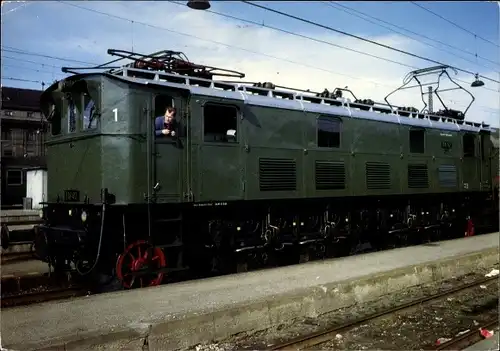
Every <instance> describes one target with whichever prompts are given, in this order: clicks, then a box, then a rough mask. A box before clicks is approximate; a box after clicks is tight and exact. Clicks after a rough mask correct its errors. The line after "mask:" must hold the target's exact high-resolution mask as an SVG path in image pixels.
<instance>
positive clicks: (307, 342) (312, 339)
mask: <svg viewBox="0 0 500 351" xmlns="http://www.w3.org/2000/svg"><path fill="white" fill-rule="evenodd" d="M495 280H498V277H497V276H495V277H488V278H483V279H479V280H476V281H474V282H472V283H469V284H465V285H462V286H459V287H456V288H452V289H448V290H445V291H442V292H440V293H437V294H435V295H431V296H427V297H423V298H420V299H418V300H415V301H411V302H408V303H405V304H403V305H400V306H396V307H393V308H391V309H388V310H384V311H381V312H377V313H374V314H371V315H369V316H367V317H362V318H359V319H357V320H354V321H351V322H347V323H344V324H341V325H338V326H334V327H331V328H327V329H326V330H321V331H318V332H315V333H311V334H308V335H305V336H299V337H297V338H295V339H291V340H288V341H285V342H283V343H281V344H276V345H273V346H271V347H270V348H269V349H267V350H300V349H302V348H306V347H312V346H315V345H318V344H321V343H324V342H327V341H330V340H332V339H334V338H335V335H336V334H338V333H339V332H342V331H345V330H349V329H352V328H354V327H356V326H358V325H361V324H363V323H366V322H367V321H371V320H374V319H377V318H379V317H383V316H387V315H390V314H393V313H395V312H399V311H403V310H406V309H409V308H411V307H414V306H417V305H419V304H422V303H425V302H428V301H432V300H437V299H440V298H442V297H445V296H448V295H451V294H454V293H457V292H460V291H463V290H467V289H471V288H474V287H477V286H479V285H481V284H484V283H488V282H491V281H495Z"/></svg>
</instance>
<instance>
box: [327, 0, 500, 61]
mask: <svg viewBox="0 0 500 351" xmlns="http://www.w3.org/2000/svg"><path fill="white" fill-rule="evenodd" d="M326 5H328V6H330V7H332V8H335V9H337V10H339V11H343V12H345V13H347V14H349V15H351V16H355V17H358V18H361V19H362V20H364V21H367V22H370V23H373V24H375V25H377V26H379V27H382V28H386V29H388V30H390V31H392V32H394V33H398V34H400V35H403V36H405V37H407V38H410V39H412V40H415V41H418V42H419V43H422V44H425V45H427V46H430V47H433V48H435V49H438V50H440V51H443V52H447V53H449V54H451V55H453V56H456V57H459V58H461V59H462V60H465V61H468V62H470V63H473V64H475V65H478V66H481V67H483V68H488V69H492V68H491V67H486V66H484V65H480V64H478V63H476V62H475V61H473V60H470V59H468V58H465V57H463V56H459V55H457V54H456V53H452V52H450V51H448V50H445V49H443V48H440V47H438V46H435V45H432V44H429V43H427V42H425V41H422V40H419V39H416V38H413V37H411V36H409V35H406V34H404V33H401V32H399V31H397V30H394V29H392V28H389V27H387V26H384V25H381V24H380V23H375V22H373V21H370V20H369V19H368V18H371V19H374V20H375V21H379V22H381V23H385V24H387V25H389V26H392V27H395V28H397V29H399V30H403V31H405V32H408V33H411V34H413V35H416V36H419V37H421V38H425V39H427V40H430V41H433V42H435V43H438V44H440V45H443V46H447V47H449V48H451V49H454V50H457V51H460V52H463V53H466V54H469V55H471V56H473V57H475V58H477V59H481V60H484V61H487V62H490V63H492V64H495V65H500V62H498V61H493V60H490V59H488V58H486V57H482V56H480V55H476V54H475V53H473V52H470V51H468V50H466V49H462V48H459V47H456V46H453V45H450V44H447V43H445V42H443V41H440V40H437V39H433V38H430V37H428V36H426V35H424V34H421V33H417V32H414V31H412V30H409V29H406V28H403V27H401V26H398V25H395V24H394V23H390V22H388V21H384V20H383V19H380V18H378V17H375V16H372V15H369V14H367V13H365V12H362V11H359V10H356V9H353V8H352V7H349V6H346V5H343V4H339V3H337V2H336V1H328V2H327V3H326ZM350 11H352V12H355V13H351V12H350ZM358 14H359V15H358ZM360 15H362V16H366V17H368V18H364V17H362V16H360Z"/></svg>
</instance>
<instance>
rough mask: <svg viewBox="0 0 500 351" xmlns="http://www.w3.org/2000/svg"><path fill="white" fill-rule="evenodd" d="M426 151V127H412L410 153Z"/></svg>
mask: <svg viewBox="0 0 500 351" xmlns="http://www.w3.org/2000/svg"><path fill="white" fill-rule="evenodd" d="M424 152H425V129H410V153H412V154H423V153H424Z"/></svg>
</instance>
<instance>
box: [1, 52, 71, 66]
mask: <svg viewBox="0 0 500 351" xmlns="http://www.w3.org/2000/svg"><path fill="white" fill-rule="evenodd" d="M2 58H5V59H8V60H14V61H19V62H26V63H31V64H34V65H40V66H46V67H52V68H57V69H61V66H56V65H51V64H48V63H43V62H36V61H31V60H26V59H22V58H19V57H13V56H6V55H2Z"/></svg>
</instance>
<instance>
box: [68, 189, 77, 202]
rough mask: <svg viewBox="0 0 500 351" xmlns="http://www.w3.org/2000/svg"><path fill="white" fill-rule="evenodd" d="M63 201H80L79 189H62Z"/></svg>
mask: <svg viewBox="0 0 500 351" xmlns="http://www.w3.org/2000/svg"><path fill="white" fill-rule="evenodd" d="M64 201H65V202H79V201H80V191H78V190H64Z"/></svg>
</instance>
